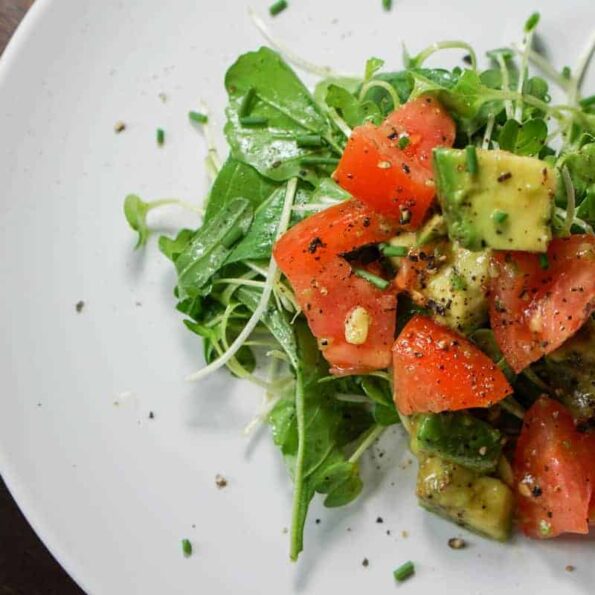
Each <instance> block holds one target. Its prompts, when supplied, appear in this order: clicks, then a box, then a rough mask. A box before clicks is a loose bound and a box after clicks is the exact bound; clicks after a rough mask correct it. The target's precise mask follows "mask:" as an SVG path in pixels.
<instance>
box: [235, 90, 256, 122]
mask: <svg viewBox="0 0 595 595" xmlns="http://www.w3.org/2000/svg"><path fill="white" fill-rule="evenodd" d="M255 95H256V91H255V90H254V87H250V88H249V89H248V91H246V95H244V97H243V98H242V103H240V109H239V110H238V114H239V115H240V118H244V117H245V116H249V115H250V112H251V111H252V103H253V100H254V96H255Z"/></svg>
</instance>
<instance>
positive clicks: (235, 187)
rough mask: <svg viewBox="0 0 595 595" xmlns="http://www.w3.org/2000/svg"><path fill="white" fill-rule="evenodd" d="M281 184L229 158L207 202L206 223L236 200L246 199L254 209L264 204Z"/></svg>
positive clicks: (220, 171)
mask: <svg viewBox="0 0 595 595" xmlns="http://www.w3.org/2000/svg"><path fill="white" fill-rule="evenodd" d="M278 186H279V184H277V183H275V182H272V181H271V180H269V179H267V178H265V177H263V176H261V175H260V174H259V173H258V172H257V171H256V170H255V169H254V168H253V167H250V166H249V165H246V164H245V163H242V162H241V161H237V160H236V159H234V158H233V157H231V156H230V157H228V158H227V160H226V161H225V163H224V164H223V167H222V168H221V169H220V170H219V173H218V174H217V177H216V178H215V181H214V182H213V186H212V188H211V192H210V193H209V199H208V201H207V205H206V210H205V216H204V222H205V223H206V222H207V221H209V220H210V219H211V218H212V217H213V216H214V215H215V214H216V213H218V212H219V211H220V210H221V209H222V208H223V207H224V206H225V205H227V204H228V203H229V202H230V201H232V200H233V199H234V198H239V197H241V198H245V199H247V200H249V201H250V204H251V205H252V208H253V209H254V210H256V208H257V207H258V206H259V205H260V204H261V203H263V202H264V201H265V200H266V199H267V198H268V197H269V196H270V195H271V193H272V192H273V190H275V188H277V187H278Z"/></svg>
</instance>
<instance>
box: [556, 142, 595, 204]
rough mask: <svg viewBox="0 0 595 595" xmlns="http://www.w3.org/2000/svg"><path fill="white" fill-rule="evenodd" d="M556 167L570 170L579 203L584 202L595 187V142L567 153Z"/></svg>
mask: <svg viewBox="0 0 595 595" xmlns="http://www.w3.org/2000/svg"><path fill="white" fill-rule="evenodd" d="M556 165H557V166H558V167H559V168H561V167H562V166H564V165H565V166H566V167H567V168H568V173H569V174H570V178H571V179H572V184H573V185H574V190H575V193H576V198H577V201H579V202H580V201H582V199H583V197H584V196H585V194H586V193H587V191H588V190H589V189H590V188H593V187H595V142H591V143H588V144H585V145H583V146H582V147H581V148H580V149H578V150H574V151H567V152H566V153H564V154H563V155H562V156H561V157H560V159H559V160H558V163H557V164H556Z"/></svg>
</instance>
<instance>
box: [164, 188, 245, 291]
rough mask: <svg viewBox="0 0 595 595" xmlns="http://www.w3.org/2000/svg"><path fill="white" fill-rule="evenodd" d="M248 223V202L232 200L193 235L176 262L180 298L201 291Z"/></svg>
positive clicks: (227, 255)
mask: <svg viewBox="0 0 595 595" xmlns="http://www.w3.org/2000/svg"><path fill="white" fill-rule="evenodd" d="M251 223H252V207H251V206H250V202H249V201H248V200H246V199H244V198H235V199H233V200H232V201H231V202H230V203H228V204H227V205H226V206H225V207H224V208H223V209H222V210H221V211H219V212H218V213H217V214H216V215H214V216H213V217H212V218H211V219H210V220H209V221H207V222H206V223H205V224H204V225H203V226H202V227H201V228H200V229H199V230H198V231H197V232H196V233H195V234H194V236H193V238H192V240H191V241H190V242H188V244H187V245H186V247H185V249H184V251H183V252H182V253H181V254H179V255H178V257H177V258H176V261H175V266H176V271H177V272H178V285H177V288H178V295H179V298H180V299H182V300H183V299H185V298H187V297H196V296H197V295H200V294H201V293H203V292H204V290H205V287H206V286H207V284H208V282H209V281H210V279H211V277H212V276H213V275H214V274H215V273H216V272H217V271H218V270H219V269H220V268H221V266H222V265H223V264H224V263H225V261H226V260H227V258H228V257H229V255H230V254H231V251H232V247H233V245H234V244H235V243H236V242H237V241H238V240H239V239H240V238H242V237H243V236H244V234H245V233H246V232H247V231H248V229H249V227H250V224H251Z"/></svg>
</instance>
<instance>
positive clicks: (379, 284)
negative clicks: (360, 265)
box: [353, 269, 390, 289]
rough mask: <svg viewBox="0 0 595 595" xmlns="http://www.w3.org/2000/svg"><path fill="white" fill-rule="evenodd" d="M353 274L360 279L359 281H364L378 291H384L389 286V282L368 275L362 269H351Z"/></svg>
mask: <svg viewBox="0 0 595 595" xmlns="http://www.w3.org/2000/svg"><path fill="white" fill-rule="evenodd" d="M353 272H354V273H355V275H356V276H358V277H360V279H365V280H366V281H368V283H371V284H372V285H374V287H378V289H386V288H387V287H388V286H389V285H390V281H387V280H386V279H383V278H382V277H379V276H378V275H375V274H374V273H369V272H368V271H366V270H364V269H353Z"/></svg>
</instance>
